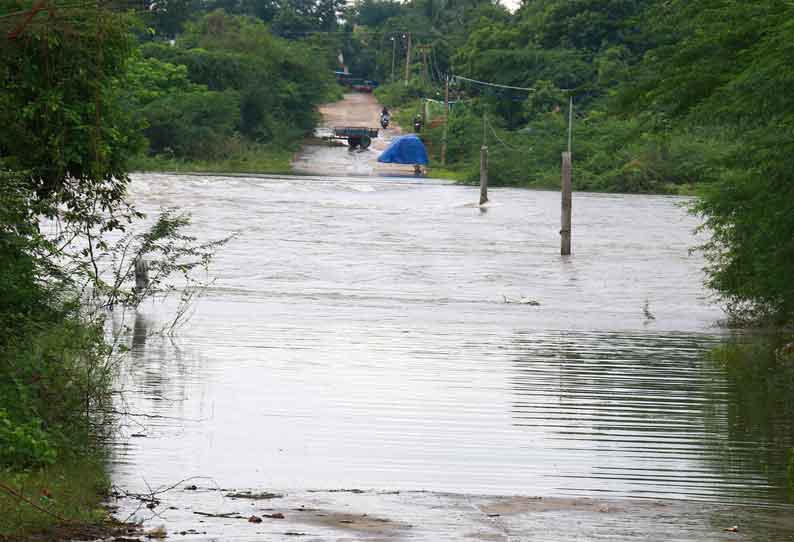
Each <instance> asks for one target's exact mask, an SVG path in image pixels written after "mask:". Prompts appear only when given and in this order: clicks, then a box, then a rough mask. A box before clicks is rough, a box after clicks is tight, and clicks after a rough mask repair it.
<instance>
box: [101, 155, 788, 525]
mask: <svg viewBox="0 0 794 542" xmlns="http://www.w3.org/2000/svg"><path fill="white" fill-rule="evenodd" d="M341 152H347V151H345V150H344V149H341ZM132 192H133V194H132V196H133V200H134V202H135V203H136V204H137V205H138V207H139V208H141V209H142V210H145V211H147V212H149V213H150V214H154V213H156V211H157V209H158V208H160V207H166V206H179V207H181V208H183V209H186V210H189V211H191V212H192V214H193V221H194V224H193V227H192V232H193V233H194V234H195V235H197V236H198V237H199V239H202V240H210V239H217V238H220V237H224V236H227V235H230V234H235V235H236V237H235V238H234V239H233V240H231V241H230V242H229V243H228V244H227V245H226V246H225V247H223V248H222V249H221V250H220V252H219V254H218V258H217V260H216V262H215V263H214V264H213V266H212V269H211V276H212V278H213V279H214V280H215V282H214V283H213V285H212V286H211V287H210V288H208V290H207V291H206V292H205V293H204V295H203V296H202V297H201V299H200V300H199V301H198V302H197V304H196V306H195V307H194V313H193V315H192V317H191V319H190V320H189V322H188V323H187V324H186V325H185V326H183V327H182V328H181V329H180V331H179V333H178V335H177V337H176V339H175V340H174V341H169V340H168V339H166V338H163V337H162V336H158V335H156V334H151V333H150V332H151V331H153V330H154V329H156V328H157V327H158V325H159V324H160V323H161V322H162V321H163V319H164V318H166V317H167V313H168V308H169V305H168V303H166V304H162V303H157V304H150V305H148V304H147V305H145V306H144V307H142V308H141V311H140V314H138V315H137V317H136V318H135V320H134V322H130V325H132V326H133V327H134V333H133V334H132V337H131V341H132V347H133V348H132V353H131V356H130V359H129V360H127V362H126V363H125V365H124V370H123V375H122V382H123V385H124V388H125V394H124V398H125V408H127V409H129V410H131V411H134V412H137V413H141V414H145V415H147V417H138V418H135V420H137V421H133V420H128V423H129V425H127V426H125V428H124V433H125V438H121V439H120V440H119V443H118V444H117V445H116V447H115V448H114V459H113V474H114V480H115V483H116V484H117V485H118V486H120V487H123V488H124V489H125V490H127V491H132V492H138V493H147V492H149V491H151V490H153V489H156V488H165V487H168V486H171V485H172V484H173V485H175V488H174V489H173V490H172V491H169V492H167V493H163V494H160V495H159V497H160V499H161V501H160V503H159V504H158V505H157V508H156V509H155V510H149V509H146V508H141V506H140V504H141V503H139V502H136V501H135V500H134V499H121V500H120V501H119V503H118V504H119V506H120V507H121V508H120V511H119V515H120V516H121V517H122V519H123V518H124V517H127V516H128V515H134V517H137V518H141V519H144V518H145V519H147V520H148V521H147V523H146V525H147V527H150V526H155V525H160V524H163V525H165V527H166V528H167V529H168V531H169V532H171V533H172V536H176V535H175V534H174V533H178V532H185V533H187V534H185V535H182V536H178V537H177V539H185V540H294V539H299V540H318V541H319V540H398V539H409V540H428V541H431V540H504V541H508V540H510V541H513V540H543V541H556V540H566V541H567V540H698V541H700V540H759V541H761V540H794V525H793V524H792V522H791V519H790V518H791V517H792V516H794V514H792V512H794V510H793V509H792V508H790V507H789V505H788V495H789V492H788V489H787V488H785V487H783V485H782V482H781V478H780V476H779V473H780V472H782V471H785V466H784V465H771V466H770V464H769V463H765V462H763V461H761V460H760V459H759V458H760V457H782V456H781V454H782V453H783V451H782V450H780V449H777V448H775V445H773V444H770V443H769V442H765V441H762V440H760V439H758V440H752V439H748V438H747V437H746V435H747V434H748V433H746V432H741V431H737V426H738V425H740V424H741V423H742V422H741V420H742V418H741V413H740V412H737V408H736V405H735V404H734V402H733V399H732V397H733V391H732V390H733V389H734V387H735V386H736V383H735V382H732V381H731V380H730V379H729V378H728V377H727V376H726V375H725V374H724V373H723V371H722V369H721V368H720V367H719V366H717V365H716V364H714V363H713V362H711V361H710V360H709V358H708V357H707V356H706V355H705V353H706V352H707V351H708V350H709V349H711V348H712V347H713V346H715V345H716V344H718V343H719V341H721V340H724V339H725V338H726V335H725V332H724V331H722V330H721V329H720V328H719V327H717V325H716V323H717V322H718V320H719V319H721V318H722V317H723V314H722V312H721V311H720V310H719V308H718V307H717V306H715V305H714V304H712V303H711V302H710V300H709V299H708V297H707V293H706V292H705V291H704V289H703V287H702V285H701V281H702V272H701V267H702V266H703V262H702V260H701V258H700V257H699V256H698V255H697V254H692V253H690V249H691V248H692V247H693V246H694V245H696V244H697V243H698V242H699V241H702V239H700V240H699V239H698V238H696V237H695V236H694V234H693V229H694V228H695V226H696V222H695V220H694V219H693V218H692V217H690V216H688V215H687V213H686V211H685V209H684V208H683V207H682V204H685V203H686V200H684V199H681V198H674V197H665V196H628V195H596V194H581V193H579V194H574V227H573V247H574V253H573V255H572V256H570V257H561V256H560V255H559V234H558V230H559V209H560V197H559V194H558V193H554V192H544V191H528V190H518V189H498V188H495V189H491V190H490V196H491V199H492V202H491V203H490V204H489V205H487V206H485V207H482V208H480V207H478V206H476V205H473V202H475V201H476V198H477V196H478V194H479V191H478V189H474V188H471V187H463V186H457V185H453V184H450V183H446V182H442V181H433V180H427V179H410V178H367V177H346V178H331V177H320V176H315V177H279V178H276V177H205V176H176V175H153V174H141V175H136V176H135V177H134V182H133V190H132ZM133 434H134V435H137V436H134V437H133V436H131V435H133ZM776 469H777V470H776ZM781 469H782V471H781ZM194 476H200V477H204V478H198V479H194V480H192V481H187V482H182V483H179V482H180V481H181V480H183V479H187V478H190V477H194ZM191 484H195V485H196V486H197V490H195V491H194V490H186V489H185V487H186V486H188V485H191ZM150 488H151V489H150ZM352 489H355V490H356V491H349V490H352ZM342 490H346V491H342ZM230 491H237V492H240V491H253V492H263V491H269V492H276V493H278V494H280V495H283V496H282V497H280V498H274V499H266V500H256V499H246V498H232V497H228V496H226V495H228V493H229V492H230ZM197 512H201V513H202V514H227V516H226V517H224V518H216V517H210V516H206V515H202V514H197ZM276 512H278V513H282V514H283V515H284V516H285V518H284V519H274V518H265V520H264V522H263V523H249V522H248V521H246V519H247V518H248V516H250V515H251V514H258V515H260V516H261V515H262V514H273V513H276ZM234 514H239V516H235V515H234ZM734 525H736V526H738V528H739V531H738V533H734V532H727V531H725V530H724V529H726V528H730V527H733V526H734ZM190 529H193V530H192V531H191V530H190ZM295 537H298V538H295ZM301 537H302V538H301Z"/></svg>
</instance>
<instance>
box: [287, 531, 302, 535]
mask: <svg viewBox="0 0 794 542" xmlns="http://www.w3.org/2000/svg"><path fill="white" fill-rule="evenodd" d="M284 536H306V533H297V532H294V531H287V532H286V533H284Z"/></svg>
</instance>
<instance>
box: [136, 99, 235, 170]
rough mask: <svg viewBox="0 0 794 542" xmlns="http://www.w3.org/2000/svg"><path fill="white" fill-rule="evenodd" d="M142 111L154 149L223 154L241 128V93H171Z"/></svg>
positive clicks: (185, 153)
mask: <svg viewBox="0 0 794 542" xmlns="http://www.w3.org/2000/svg"><path fill="white" fill-rule="evenodd" d="M142 114H143V117H144V118H145V119H146V122H147V124H148V126H147V127H146V130H145V131H144V133H145V134H146V138H147V139H148V140H149V149H150V152H152V153H154V154H169V153H170V154H173V155H177V156H184V157H186V158H221V157H223V156H224V155H225V149H224V144H225V143H226V142H227V141H228V139H229V138H231V137H232V135H233V134H234V132H235V130H236V129H237V128H238V122H239V118H240V96H239V94H237V93H236V92H234V91H226V92H213V91H203V92H190V93H178V94H170V95H167V96H163V97H161V98H158V99H156V100H154V101H152V102H151V103H149V104H148V105H146V106H145V107H144V108H143V111H142Z"/></svg>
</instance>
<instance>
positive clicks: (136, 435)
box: [130, 433, 146, 438]
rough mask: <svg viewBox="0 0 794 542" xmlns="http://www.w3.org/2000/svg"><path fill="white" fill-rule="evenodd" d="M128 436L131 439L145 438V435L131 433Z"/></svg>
mask: <svg viewBox="0 0 794 542" xmlns="http://www.w3.org/2000/svg"><path fill="white" fill-rule="evenodd" d="M130 436H131V437H136V438H143V437H145V436H146V433H133V434H131V435H130Z"/></svg>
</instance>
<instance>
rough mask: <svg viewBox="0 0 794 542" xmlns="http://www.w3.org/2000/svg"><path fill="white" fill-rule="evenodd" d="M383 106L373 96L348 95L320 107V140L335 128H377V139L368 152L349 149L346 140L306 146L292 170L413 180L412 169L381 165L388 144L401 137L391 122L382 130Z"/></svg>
mask: <svg viewBox="0 0 794 542" xmlns="http://www.w3.org/2000/svg"><path fill="white" fill-rule="evenodd" d="M380 111H381V105H380V104H379V103H378V101H377V100H376V99H375V97H374V96H373V95H372V94H361V93H349V94H345V96H344V99H343V100H341V101H339V102H334V103H330V104H325V105H323V106H322V107H320V113H321V114H322V116H323V122H322V124H321V125H320V126H319V127H318V128H317V129H316V130H315V135H316V136H317V137H318V138H324V139H328V138H330V137H331V136H332V135H333V129H334V127H339V126H364V127H368V128H377V129H378V137H376V138H375V139H373V140H372V145H371V146H370V147H369V148H368V149H356V150H349V149H348V148H347V141H346V140H343V139H329V140H328V143H327V144H320V145H318V144H312V145H305V146H304V147H303V150H302V151H301V152H300V153H299V154H298V155H297V156H296V157H295V160H294V161H293V163H292V170H293V171H294V172H295V173H297V174H301V175H326V176H327V175H334V176H356V177H368V176H373V175H374V176H381V177H384V176H389V177H413V176H414V175H413V167H412V166H410V165H408V166H406V165H400V164H381V163H379V162H378V156H380V153H381V152H383V151H384V150H385V149H386V147H388V146H389V143H391V141H392V140H393V139H394V138H395V137H398V136H399V135H401V134H402V133H403V132H402V129H401V128H400V126H397V125H396V124H394V123H392V124H391V125H390V126H389V127H388V128H385V129H384V128H381V127H380Z"/></svg>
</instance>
